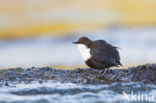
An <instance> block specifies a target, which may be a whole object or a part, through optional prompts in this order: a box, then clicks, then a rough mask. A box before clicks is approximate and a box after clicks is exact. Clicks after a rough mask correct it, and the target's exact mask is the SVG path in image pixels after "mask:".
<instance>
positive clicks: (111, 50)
mask: <svg viewBox="0 0 156 103" xmlns="http://www.w3.org/2000/svg"><path fill="white" fill-rule="evenodd" d="M90 53H91V55H92V58H93V59H94V60H96V61H98V62H101V63H107V64H110V65H121V63H120V56H119V52H118V51H117V48H116V47H114V46H112V45H110V44H108V43H106V42H105V41H103V40H100V41H95V44H94V45H93V46H92V48H91V50H90Z"/></svg>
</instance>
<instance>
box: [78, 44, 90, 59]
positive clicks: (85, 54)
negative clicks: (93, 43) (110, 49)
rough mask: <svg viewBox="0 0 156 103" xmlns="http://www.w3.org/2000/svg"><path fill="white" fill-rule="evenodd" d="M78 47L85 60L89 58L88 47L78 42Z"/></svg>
mask: <svg viewBox="0 0 156 103" xmlns="http://www.w3.org/2000/svg"><path fill="white" fill-rule="evenodd" d="M78 49H79V50H80V53H81V55H82V58H83V59H84V60H85V61H86V60H88V59H90V58H91V54H90V48H87V46H85V45H84V44H78Z"/></svg>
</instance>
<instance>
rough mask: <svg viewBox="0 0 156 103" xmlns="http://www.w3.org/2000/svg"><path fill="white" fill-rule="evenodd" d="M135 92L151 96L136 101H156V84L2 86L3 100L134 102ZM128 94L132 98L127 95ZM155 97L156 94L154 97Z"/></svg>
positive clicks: (25, 102) (0, 98)
mask: <svg viewBox="0 0 156 103" xmlns="http://www.w3.org/2000/svg"><path fill="white" fill-rule="evenodd" d="M123 92H124V95H123ZM132 92H133V94H134V95H137V96H140V97H141V96H142V95H145V96H147V98H145V97H144V98H143V99H144V100H143V101H141V100H140V101H139V98H138V97H136V98H135V99H137V100H133V103H155V102H156V87H155V86H149V85H143V84H137V83H129V84H121V83H116V84H112V85H83V84H73V83H60V82H53V81H50V82H47V83H43V84H38V83H33V84H18V85H12V86H10V87H1V88H0V103H131V102H132V98H131V95H132ZM125 95H126V96H128V98H129V99H127V98H125V97H126V96H125ZM151 96H153V97H154V100H153V99H151V98H152V97H151ZM146 99H147V100H146Z"/></svg>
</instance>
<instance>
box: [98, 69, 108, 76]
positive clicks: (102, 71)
mask: <svg viewBox="0 0 156 103" xmlns="http://www.w3.org/2000/svg"><path fill="white" fill-rule="evenodd" d="M106 72H107V69H102V70H100V73H99V74H103V75H104V74H105V73H106Z"/></svg>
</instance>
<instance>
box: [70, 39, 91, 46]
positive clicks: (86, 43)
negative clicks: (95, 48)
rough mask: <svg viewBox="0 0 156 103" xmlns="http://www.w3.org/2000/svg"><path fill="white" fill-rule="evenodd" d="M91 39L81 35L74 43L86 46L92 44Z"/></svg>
mask: <svg viewBox="0 0 156 103" xmlns="http://www.w3.org/2000/svg"><path fill="white" fill-rule="evenodd" d="M91 42H92V41H91V40H90V39H89V38H87V37H81V38H80V39H79V40H78V41H77V42H73V43H74V44H84V45H86V46H88V47H89V46H90V45H91Z"/></svg>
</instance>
